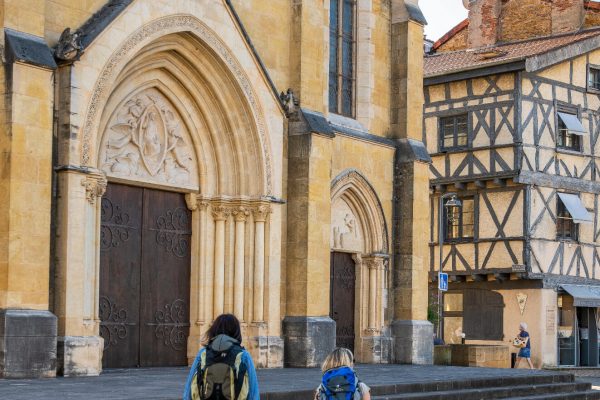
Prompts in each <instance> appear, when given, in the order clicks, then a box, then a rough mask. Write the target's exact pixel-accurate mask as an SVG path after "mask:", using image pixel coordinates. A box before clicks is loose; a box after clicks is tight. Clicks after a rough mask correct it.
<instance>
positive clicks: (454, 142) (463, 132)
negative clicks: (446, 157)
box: [440, 114, 469, 150]
mask: <svg viewBox="0 0 600 400" xmlns="http://www.w3.org/2000/svg"><path fill="white" fill-rule="evenodd" d="M468 145H469V118H468V115H467V114H461V115H455V116H452V117H444V118H441V119H440V146H441V148H442V150H453V149H464V148H466V147H468Z"/></svg>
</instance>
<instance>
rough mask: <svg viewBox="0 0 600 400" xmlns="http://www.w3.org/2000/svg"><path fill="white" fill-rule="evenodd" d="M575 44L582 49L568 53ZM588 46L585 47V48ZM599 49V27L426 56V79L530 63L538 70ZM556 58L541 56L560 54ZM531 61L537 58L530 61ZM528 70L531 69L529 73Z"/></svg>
mask: <svg viewBox="0 0 600 400" xmlns="http://www.w3.org/2000/svg"><path fill="white" fill-rule="evenodd" d="M575 44H581V46H579V47H577V48H574V49H569V48H568V47H569V46H571V45H575ZM583 44H585V45H583ZM597 47H600V27H595V28H592V29H586V30H581V31H578V32H573V33H568V34H563V35H554V36H547V37H540V38H534V39H528V40H523V41H518V42H511V43H506V44H498V45H496V46H491V47H486V48H484V49H476V50H457V51H451V52H444V53H439V54H432V55H427V56H425V63H424V68H425V78H431V77H436V76H440V75H448V74H454V73H457V72H462V71H468V70H474V69H480V68H485V67H491V66H495V65H501V64H508V63H514V62H517V61H527V62H529V66H530V67H531V68H533V69H531V70H537V69H540V68H543V67H546V66H549V65H553V64H555V63H558V62H561V61H563V60H565V59H568V58H571V57H574V56H577V55H579V54H583V53H585V52H587V51H590V50H592V49H593V48H597ZM559 50H560V54H557V56H556V57H542V55H545V54H548V53H552V52H554V51H559ZM532 57H537V59H536V60H534V61H535V62H534V61H531V62H530V59H531V58H532ZM528 70H529V69H528Z"/></svg>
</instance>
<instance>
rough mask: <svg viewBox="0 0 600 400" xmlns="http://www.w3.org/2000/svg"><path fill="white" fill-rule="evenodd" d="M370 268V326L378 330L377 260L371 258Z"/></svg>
mask: <svg viewBox="0 0 600 400" xmlns="http://www.w3.org/2000/svg"><path fill="white" fill-rule="evenodd" d="M367 268H369V326H368V329H369V330H372V331H376V330H377V322H378V321H377V286H378V285H377V270H378V266H377V261H376V260H369V262H367Z"/></svg>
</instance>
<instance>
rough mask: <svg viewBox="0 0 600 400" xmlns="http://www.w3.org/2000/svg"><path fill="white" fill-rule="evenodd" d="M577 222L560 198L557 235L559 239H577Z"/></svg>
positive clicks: (557, 213) (557, 214)
mask: <svg viewBox="0 0 600 400" xmlns="http://www.w3.org/2000/svg"><path fill="white" fill-rule="evenodd" d="M577 233H578V232H577V224H576V223H575V222H574V221H573V217H572V216H571V214H570V213H569V210H567V207H565V203H563V201H562V200H561V199H560V198H559V199H558V200H557V207H556V237H557V238H558V239H567V240H577Z"/></svg>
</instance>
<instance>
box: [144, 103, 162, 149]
mask: <svg viewBox="0 0 600 400" xmlns="http://www.w3.org/2000/svg"><path fill="white" fill-rule="evenodd" d="M156 124H157V122H156V114H155V113H154V112H153V111H151V112H149V113H148V117H147V118H146V120H145V121H144V123H143V125H142V128H141V129H142V135H141V136H142V138H143V141H142V146H143V153H144V155H145V156H146V157H156V156H157V155H159V154H160V138H159V136H158V126H157V125H156Z"/></svg>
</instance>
